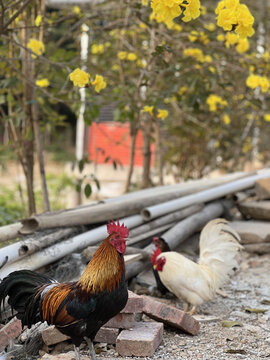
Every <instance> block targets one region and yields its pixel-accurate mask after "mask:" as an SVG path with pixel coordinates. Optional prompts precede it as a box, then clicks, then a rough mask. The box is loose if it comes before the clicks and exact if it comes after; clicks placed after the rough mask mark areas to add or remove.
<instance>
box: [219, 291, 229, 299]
mask: <svg viewBox="0 0 270 360" xmlns="http://www.w3.org/2000/svg"><path fill="white" fill-rule="evenodd" d="M216 293H217V294H219V295H221V296H222V297H224V298H225V297H228V295H227V294H226V293H225V292H224V291H223V290H221V289H217V291H216Z"/></svg>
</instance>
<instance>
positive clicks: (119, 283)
mask: <svg viewBox="0 0 270 360" xmlns="http://www.w3.org/2000/svg"><path fill="white" fill-rule="evenodd" d="M107 231H108V234H109V236H108V237H107V238H106V239H105V240H104V241H103V242H102V244H101V245H100V246H99V248H98V249H97V251H96V252H95V254H94V255H93V257H92V259H91V261H90V262H89V263H88V265H87V267H86V268H85V270H84V272H83V274H82V275H81V277H80V279H79V280H78V281H77V282H72V283H58V282H57V281H56V280H54V279H52V278H50V277H48V276H46V275H42V274H38V273H35V272H33V271H30V270H20V271H14V272H12V273H11V274H9V275H8V276H7V277H6V278H4V279H3V281H2V282H1V284H0V305H1V304H2V303H3V302H4V300H5V298H6V297H7V296H9V299H8V303H9V304H10V306H11V308H12V310H15V311H16V312H17V314H16V316H17V318H18V319H20V320H21V322H22V327H24V326H25V325H26V326H27V327H29V328H30V327H31V325H33V324H35V323H37V322H39V321H42V322H44V321H47V323H48V324H54V325H55V326H56V328H57V329H58V330H59V331H60V332H61V333H63V334H65V335H68V336H70V337H71V339H72V342H73V344H74V350H75V353H76V359H77V360H79V359H80V353H79V349H78V347H79V345H80V344H81V342H82V341H83V339H85V340H86V342H87V344H88V346H89V350H90V356H91V358H92V359H96V356H95V350H94V347H93V340H94V338H95V336H96V333H97V332H98V330H99V329H100V327H101V326H102V325H104V324H105V323H106V322H107V321H108V320H109V319H111V318H112V317H114V316H115V315H117V314H118V313H119V312H120V311H121V310H122V309H123V308H124V307H125V305H126V303H127V299H128V291H127V287H126V283H125V264H124V258H123V254H124V253H125V250H126V240H127V237H128V233H129V231H128V229H127V227H125V226H124V224H122V225H120V224H119V221H118V222H117V223H115V222H113V221H112V222H109V223H108V225H107Z"/></svg>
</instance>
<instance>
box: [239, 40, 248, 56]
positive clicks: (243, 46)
mask: <svg viewBox="0 0 270 360" xmlns="http://www.w3.org/2000/svg"><path fill="white" fill-rule="evenodd" d="M248 49H249V42H248V39H247V38H240V39H239V40H238V44H237V46H236V50H237V51H238V52H239V53H240V54H241V53H244V52H246V51H248Z"/></svg>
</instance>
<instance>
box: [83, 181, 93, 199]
mask: <svg viewBox="0 0 270 360" xmlns="http://www.w3.org/2000/svg"><path fill="white" fill-rule="evenodd" d="M84 194H85V196H86V197H87V198H89V197H90V196H91V194H92V187H91V185H90V184H86V185H85V188H84Z"/></svg>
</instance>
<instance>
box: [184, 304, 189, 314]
mask: <svg viewBox="0 0 270 360" xmlns="http://www.w3.org/2000/svg"><path fill="white" fill-rule="evenodd" d="M188 308H189V303H185V306H184V312H188Z"/></svg>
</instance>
